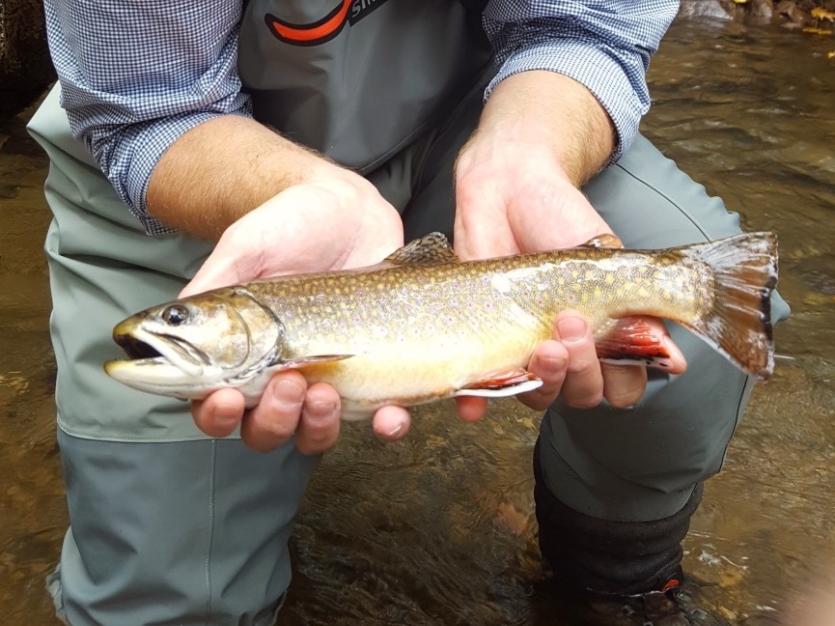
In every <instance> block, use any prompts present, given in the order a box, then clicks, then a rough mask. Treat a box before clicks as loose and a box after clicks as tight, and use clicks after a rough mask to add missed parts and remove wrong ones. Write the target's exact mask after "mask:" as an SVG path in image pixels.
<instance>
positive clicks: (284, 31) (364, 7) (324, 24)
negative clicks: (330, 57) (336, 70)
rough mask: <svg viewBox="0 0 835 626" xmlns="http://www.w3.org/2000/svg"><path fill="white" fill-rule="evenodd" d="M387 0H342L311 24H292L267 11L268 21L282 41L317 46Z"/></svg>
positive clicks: (271, 28) (268, 24)
mask: <svg viewBox="0 0 835 626" xmlns="http://www.w3.org/2000/svg"><path fill="white" fill-rule="evenodd" d="M385 1H386V0H342V1H341V2H340V3H339V4H338V5H337V6H336V8H335V9H334V10H333V11H331V12H330V13H328V14H327V15H326V16H325V17H323V18H322V19H320V20H316V21H315V22H311V23H310V24H291V23H290V22H288V21H286V20H282V19H281V18H278V17H276V16H275V15H271V14H270V13H267V15H266V18H265V19H266V22H267V27H268V28H269V29H270V31H271V32H272V33H273V34H274V35H275V36H276V37H278V38H279V39H280V40H281V41H284V42H286V43H291V44H294V45H297V46H315V45H317V44H320V43H325V42H326V41H330V40H331V39H333V38H334V37H336V36H337V35H338V34H339V33H340V32H341V31H342V29H343V28H344V27H345V24H346V23H348V24H352V25H353V24H354V23H355V22H358V21H359V20H361V19H362V18H364V17H365V16H366V15H368V14H369V13H371V11H373V10H374V9H376V8H377V7H379V6H380V5H381V4H383V3H384V2H385Z"/></svg>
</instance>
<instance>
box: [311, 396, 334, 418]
mask: <svg viewBox="0 0 835 626" xmlns="http://www.w3.org/2000/svg"><path fill="white" fill-rule="evenodd" d="M310 411H311V412H312V413H314V414H315V415H316V416H317V417H324V416H326V415H331V414H332V413H333V412H334V411H336V402H335V401H334V400H322V399H318V400H312V401H311V402H310Z"/></svg>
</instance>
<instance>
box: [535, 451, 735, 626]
mask: <svg viewBox="0 0 835 626" xmlns="http://www.w3.org/2000/svg"><path fill="white" fill-rule="evenodd" d="M536 456H537V455H535V458H534V474H535V477H536V485H535V487H534V498H535V500H536V517H537V521H538V522H539V546H540V550H541V551H542V557H543V559H544V560H545V561H546V562H547V563H548V565H550V567H551V569H552V570H553V572H554V577H553V580H552V581H550V582H549V585H548V586H549V592H548V593H549V596H550V597H552V598H554V599H555V600H556V604H557V610H558V616H557V620H558V621H556V622H555V623H556V624H564V625H566V626H581V625H583V626H585V625H589V626H592V625H593V626H689V625H693V626H728V622H727V621H726V620H724V619H723V618H721V617H719V616H718V615H716V614H714V613H712V612H711V610H709V609H708V608H706V607H703V606H701V605H700V600H699V596H700V594H699V585H698V583H696V582H695V581H693V580H690V579H688V578H687V577H684V576H683V575H682V571H681V557H682V549H681V541H682V539H684V536H685V535H686V534H687V530H688V528H689V526H690V516H691V515H692V514H693V512H694V511H695V510H696V508H697V507H698V505H699V501H700V500H701V493H702V489H701V486H699V487H697V488H696V489H695V490H694V492H693V495H692V496H691V497H690V500H689V501H688V502H687V504H686V505H685V506H684V507H683V508H682V509H681V510H680V511H679V512H678V513H675V514H673V515H671V516H670V517H667V518H664V519H661V520H657V521H652V522H612V521H608V520H602V519H598V518H594V517H589V516H588V515H585V514H583V513H580V512H579V511H576V510H574V509H572V508H570V507H568V506H566V505H565V504H563V503H562V502H560V501H559V500H557V498H556V497H555V496H554V495H553V494H552V493H551V492H550V490H549V489H548V488H547V487H546V486H545V483H544V481H543V479H542V476H541V473H540V470H539V463H538V458H536Z"/></svg>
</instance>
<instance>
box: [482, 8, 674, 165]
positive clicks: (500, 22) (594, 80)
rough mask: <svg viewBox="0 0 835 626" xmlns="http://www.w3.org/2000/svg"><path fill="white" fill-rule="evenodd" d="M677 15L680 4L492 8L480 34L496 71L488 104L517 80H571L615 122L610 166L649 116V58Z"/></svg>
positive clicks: (485, 11)
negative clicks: (540, 74) (536, 75)
mask: <svg viewBox="0 0 835 626" xmlns="http://www.w3.org/2000/svg"><path fill="white" fill-rule="evenodd" d="M677 11H678V2H677V0H636V1H634V2H629V1H620V2H600V1H584V2H580V1H574V2H567V1H559V0H490V2H488V3H487V6H486V8H485V10H484V27H485V31H486V33H487V36H488V37H489V39H490V41H491V43H492V45H493V48H494V50H495V54H496V59H497V61H498V62H499V64H500V69H499V71H498V73H497V74H496V76H495V77H494V78H493V80H492V81H491V82H490V84H489V85H488V87H487V90H486V92H485V97H489V95H490V93H491V92H492V90H493V89H494V88H495V87H496V85H498V84H499V83H500V82H501V81H503V80H504V79H505V78H507V77H509V76H512V75H514V74H518V73H520V72H525V71H530V70H549V71H552V72H557V73H559V74H563V75H565V76H568V77H570V78H572V79H574V80H576V81H577V82H579V83H581V84H582V85H584V86H585V87H586V88H587V89H588V90H589V91H591V93H592V94H594V96H595V97H596V98H597V100H598V101H599V102H600V104H601V105H602V106H603V108H604V109H605V110H606V112H607V113H608V114H609V117H610V118H611V119H612V122H613V124H614V126H615V129H616V131H617V139H618V140H617V145H616V148H615V151H614V153H613V154H612V156H611V160H615V159H617V158H618V157H619V156H620V155H621V154H622V153H623V151H624V150H626V148H628V147H629V145H630V144H631V143H632V141H633V140H634V138H635V136H636V135H637V133H638V124H639V123H640V120H641V117H642V116H643V115H644V114H645V113H646V112H647V110H649V105H650V97H649V91H648V89H647V84H646V72H647V68H648V67H649V61H650V57H651V56H652V55H653V53H655V51H656V50H657V49H658V45H659V43H660V41H661V38H662V37H663V35H664V33H665V32H666V30H667V28H668V27H669V25H670V23H671V22H672V20H673V18H674V17H675V15H676V12H677Z"/></svg>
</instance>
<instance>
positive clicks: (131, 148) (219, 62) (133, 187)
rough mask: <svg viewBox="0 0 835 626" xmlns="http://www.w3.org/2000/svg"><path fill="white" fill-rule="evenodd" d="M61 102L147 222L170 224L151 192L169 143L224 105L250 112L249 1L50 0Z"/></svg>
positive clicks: (226, 109)
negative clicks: (241, 49)
mask: <svg viewBox="0 0 835 626" xmlns="http://www.w3.org/2000/svg"><path fill="white" fill-rule="evenodd" d="M45 9H46V11H45V12H46V23H47V32H48V37H49V45H50V51H51V54H52V59H53V62H54V64H55V67H56V70H57V73H58V78H59V80H60V82H61V104H62V106H63V107H64V109H65V110H66V112H67V117H68V118H69V122H70V127H71V129H72V132H73V135H74V136H75V137H77V138H80V139H81V140H82V141H83V142H84V144H85V145H86V146H87V149H88V150H89V151H90V153H91V155H92V156H93V158H94V159H95V161H96V162H97V163H98V165H99V167H100V168H101V170H102V172H103V173H104V175H105V176H107V178H108V179H109V180H110V182H111V183H112V184H113V187H114V189H115V190H116V193H117V194H118V195H119V197H120V198H121V199H122V200H123V201H124V202H125V204H126V205H127V206H128V208H129V209H130V210H131V212H132V213H133V214H134V215H135V216H136V217H137V219H139V220H140V222H142V224H143V226H144V227H145V230H146V232H148V233H149V234H159V233H164V232H167V229H166V228H165V226H164V225H163V224H161V223H160V222H158V221H157V220H155V219H154V218H152V217H151V216H150V215H148V212H147V209H146V204H145V196H146V193H147V189H148V182H149V180H150V177H151V173H152V171H153V170H154V168H155V167H156V165H157V163H158V162H159V160H160V158H161V156H162V155H163V153H164V152H165V151H166V150H167V149H168V148H169V147H170V146H171V145H172V144H173V143H174V142H175V141H176V140H177V139H178V138H179V137H180V136H181V135H183V134H184V133H185V132H186V131H188V130H190V129H192V128H194V127H195V126H197V125H199V124H201V123H203V122H205V121H207V120H210V119H212V118H214V117H217V116H221V115H229V114H237V115H246V116H250V115H251V108H250V104H249V100H248V98H247V97H246V95H245V94H242V93H241V82H240V79H239V77H238V72H237V56H238V28H239V22H240V12H241V3H240V2H234V1H226V0H223V1H222V0H201V1H200V2H170V1H167V0H108V1H95V0H46V2H45Z"/></svg>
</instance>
